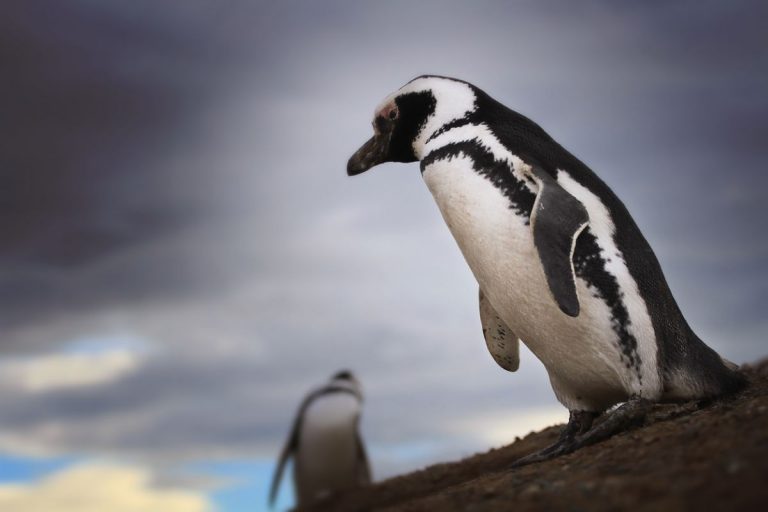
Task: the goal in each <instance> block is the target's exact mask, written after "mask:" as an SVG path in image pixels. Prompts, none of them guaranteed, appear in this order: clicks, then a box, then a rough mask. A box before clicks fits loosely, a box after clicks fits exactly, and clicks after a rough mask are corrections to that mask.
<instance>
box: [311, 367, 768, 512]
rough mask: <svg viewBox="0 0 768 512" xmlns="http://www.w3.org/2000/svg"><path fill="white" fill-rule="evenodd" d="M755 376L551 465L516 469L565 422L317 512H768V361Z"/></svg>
mask: <svg viewBox="0 0 768 512" xmlns="http://www.w3.org/2000/svg"><path fill="white" fill-rule="evenodd" d="M745 372H746V373H747V375H748V376H749V378H750V381H751V385H750V386H749V387H748V389H746V390H745V391H744V392H742V393H741V394H739V395H737V396H736V397H734V398H732V399H729V400H727V401H720V402H715V403H712V404H710V405H707V406H704V407H702V408H699V407H698V406H697V405H696V404H692V403H689V404H682V405H659V406H656V407H655V409H654V411H653V413H652V414H651V416H650V417H649V418H648V419H647V420H646V422H645V424H644V425H643V426H642V427H640V428H638V429H635V430H632V431H629V432H625V433H623V434H620V435H618V436H615V437H613V438H612V439H609V440H608V441H605V442H603V443H600V444H597V445H594V446H590V447H587V448H584V449H582V450H580V451H578V452H576V453H573V454H570V455H566V456H563V457H560V458H558V459H555V460H552V461H549V462H544V463H539V464H534V465H531V466H527V467H523V468H519V469H515V470H510V469H508V467H509V464H510V463H511V462H512V461H514V460H515V459H517V458H518V457H520V456H521V455H524V454H527V453H530V452H531V451H534V450H536V449H539V448H542V447H544V446H545V445H548V444H550V443H552V442H554V441H555V439H556V438H557V435H558V432H559V429H560V426H557V427H551V428H548V429H546V430H543V431H542V432H538V433H534V434H530V435H528V436H527V437H525V438H524V439H521V440H519V441H517V442H515V443H513V444H511V445H509V446H506V447H504V448H500V449H497V450H492V451H490V452H488V453H483V454H479V455H475V456H473V457H470V458H468V459H465V460H463V461H460V462H456V463H449V464H439V465H436V466H432V467H429V468H427V469H424V470H422V471H418V472H415V473H411V474H409V475H404V476H400V477H396V478H392V479H390V480H386V481H384V482H381V483H379V484H376V485H373V486H371V487H368V488H365V489H359V490H357V491H354V492H352V493H350V494H347V495H345V496H341V497H339V498H337V499H335V500H333V501H327V502H324V503H322V504H318V507H316V508H315V509H314V510H332V511H368V510H381V511H384V510H406V511H430V512H438V511H439V512H443V511H446V512H450V511H475V512H480V511H497V510H499V511H501V510H514V511H515V512H521V511H528V510H536V511H544V510H546V511H549V510H569V511H582V510H584V511H586V510H589V511H593V510H630V509H631V510H648V511H651V510H653V511H656V510H707V511H710V510H728V511H731V510H745V511H752V510H755V511H758V510H768V359H766V360H763V361H762V362H760V363H757V364H755V365H753V366H750V367H747V368H745Z"/></svg>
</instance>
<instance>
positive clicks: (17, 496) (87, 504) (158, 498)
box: [0, 464, 213, 512]
mask: <svg viewBox="0 0 768 512" xmlns="http://www.w3.org/2000/svg"><path fill="white" fill-rule="evenodd" d="M151 482H152V474H151V473H150V472H149V471H147V470H146V469H143V468H139V467H133V466H121V465H109V464H81V465H78V466H74V467H72V468H68V469H64V470H62V471H59V472H58V473H55V474H53V475H51V476H48V477H46V478H44V479H42V480H39V481H37V482H34V483H30V484H9V485H0V510H9V511H10V510H13V511H16V512H50V511H51V510H56V511H57V512H147V511H152V510H157V511H163V512H205V511H211V510H213V508H212V506H211V504H210V503H209V501H208V500H207V499H206V497H205V496H203V495H200V494H198V493H195V492H192V491H186V490H178V489H158V488H154V487H152V483H151Z"/></svg>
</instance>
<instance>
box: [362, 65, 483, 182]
mask: <svg viewBox="0 0 768 512" xmlns="http://www.w3.org/2000/svg"><path fill="white" fill-rule="evenodd" d="M473 89H474V88H473V87H472V86H470V85H469V84H467V83H466V82H461V81H459V80H455V79H453V78H446V77H440V76H434V75H424V76H420V77H417V78H414V79H413V80H411V81H410V82H408V83H407V84H405V85H404V86H403V87H401V88H400V89H399V90H397V91H396V92H394V93H392V94H390V95H389V96H387V98H385V99H384V101H382V102H381V103H380V104H379V106H378V107H377V108H376V111H375V113H374V116H373V122H372V124H373V137H371V138H370V139H369V140H368V142H366V143H365V144H363V145H362V146H361V147H360V149H358V150H357V152H355V154H354V155H352V157H351V158H350V159H349V162H348V163H347V174H348V175H349V176H355V175H357V174H361V173H363V172H365V171H367V170H368V169H370V168H372V167H375V166H377V165H379V164H382V163H384V162H415V161H416V160H418V159H419V156H420V151H419V150H420V146H423V142H424V141H425V139H426V138H427V137H428V136H429V135H430V134H431V133H433V132H434V131H435V130H436V129H439V128H440V126H442V125H443V124H445V123H446V122H449V121H451V120H452V119H453V118H451V115H452V113H453V112H452V111H453V110H456V108H455V107H456V104H461V105H460V106H459V108H458V110H460V114H461V115H464V114H466V113H467V111H468V110H471V108H473V107H474V94H473ZM467 91H469V92H470V93H472V94H471V96H472V98H471V101H470V102H469V103H471V104H470V105H469V107H468V108H465V106H466V104H467V103H468V102H467V95H466V92H467ZM462 92H463V93H464V94H462ZM436 114H441V115H436ZM454 117H460V116H458V115H454ZM436 121H437V122H436ZM436 124H437V126H436ZM427 132H429V133H427Z"/></svg>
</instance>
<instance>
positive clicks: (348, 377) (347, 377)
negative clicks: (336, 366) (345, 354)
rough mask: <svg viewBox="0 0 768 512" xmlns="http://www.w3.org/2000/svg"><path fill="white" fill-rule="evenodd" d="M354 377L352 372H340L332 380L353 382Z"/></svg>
mask: <svg viewBox="0 0 768 512" xmlns="http://www.w3.org/2000/svg"><path fill="white" fill-rule="evenodd" d="M353 378H354V376H353V375H352V372H351V371H349V370H341V371H339V372H336V374H335V375H334V376H333V377H332V378H331V380H352V379H353Z"/></svg>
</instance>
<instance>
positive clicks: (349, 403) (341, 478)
mask: <svg viewBox="0 0 768 512" xmlns="http://www.w3.org/2000/svg"><path fill="white" fill-rule="evenodd" d="M359 414H360V405H359V402H358V400H357V398H355V397H354V396H353V395H351V394H349V393H332V394H329V395H327V396H321V397H319V398H317V399H316V400H315V401H314V402H312V404H310V406H309V407H308V408H307V410H306V411H305V412H304V419H303V422H302V426H301V431H300V432H299V450H298V453H297V454H296V475H297V480H299V481H298V482H297V484H298V485H299V486H300V487H304V488H305V489H311V491H310V494H312V495H314V494H316V493H317V492H320V491H323V490H338V489H343V488H346V487H350V486H352V485H354V484H355V482H356V471H357V421H358V416H359Z"/></svg>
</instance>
